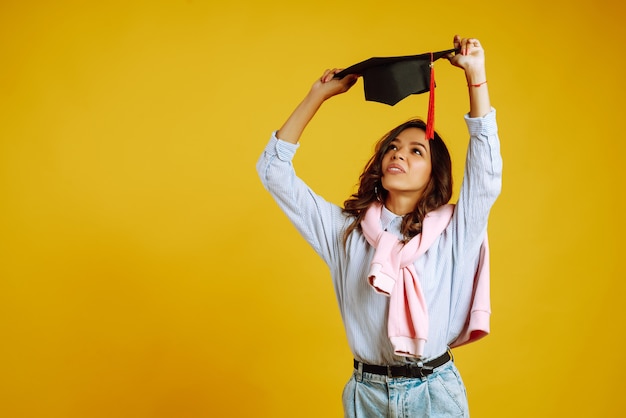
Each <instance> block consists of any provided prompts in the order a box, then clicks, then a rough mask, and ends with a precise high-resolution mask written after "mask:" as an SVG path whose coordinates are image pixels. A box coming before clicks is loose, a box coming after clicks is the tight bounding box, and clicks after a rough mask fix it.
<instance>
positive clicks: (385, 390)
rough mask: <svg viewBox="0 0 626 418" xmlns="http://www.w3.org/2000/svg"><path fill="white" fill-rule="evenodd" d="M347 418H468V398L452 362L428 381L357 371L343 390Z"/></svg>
mask: <svg viewBox="0 0 626 418" xmlns="http://www.w3.org/2000/svg"><path fill="white" fill-rule="evenodd" d="M343 409H344V416H345V417H346V418H374V417H376V418H378V417H388V418H408V417H411V418H414V417H430V418H444V417H445V418H449V417H469V410H468V405H467V394H466V392H465V386H464V385H463V381H462V380H461V375H460V374H459V371H458V370H457V368H456V366H455V365H454V363H453V362H452V361H450V362H448V363H446V364H444V365H443V366H441V367H438V368H437V369H435V372H434V373H433V374H431V375H429V376H428V377H425V378H407V377H396V378H390V377H387V376H380V375H376V374H370V373H362V372H360V371H358V370H355V371H354V373H353V375H352V377H351V378H350V380H349V381H348V383H347V384H346V386H345V387H344V390H343Z"/></svg>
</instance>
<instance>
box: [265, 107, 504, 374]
mask: <svg viewBox="0 0 626 418" xmlns="http://www.w3.org/2000/svg"><path fill="white" fill-rule="evenodd" d="M465 120H466V123H467V126H468V130H469V133H470V143H469V146H468V152H467V159H466V165H465V176H464V179H463V183H462V185H461V190H460V195H459V200H458V202H457V205H456V210H455V213H454V215H453V217H452V220H451V222H450V224H449V225H448V227H447V228H446V230H445V231H444V232H443V233H442V234H441V235H440V237H439V238H438V239H437V240H436V241H435V242H434V243H433V245H432V246H431V247H430V249H429V250H428V251H427V252H426V253H425V254H424V255H423V256H422V257H420V258H419V259H418V260H417V261H416V262H415V264H414V266H415V271H416V272H417V274H418V276H419V277H420V280H421V284H422V289H423V291H424V296H425V299H426V303H427V307H428V316H429V322H430V324H429V335H428V341H427V342H426V345H425V348H424V358H426V359H430V358H434V357H437V356H439V355H441V354H442V353H444V352H445V351H446V349H447V346H448V345H449V344H450V343H451V342H452V341H454V340H455V339H456V337H457V336H458V335H459V333H460V332H461V330H462V328H463V325H464V324H465V321H466V319H467V315H468V310H469V307H470V304H471V294H472V285H473V279H474V277H473V274H474V272H475V270H476V265H477V262H478V259H479V251H480V246H481V244H482V242H483V238H484V236H485V233H486V229H487V221H488V217H489V211H490V209H491V207H492V205H493V203H494V202H495V200H496V198H497V197H498V195H499V194H500V189H501V184H502V180H501V179H502V158H501V156H500V143H499V139H498V133H497V124H496V111H495V109H492V111H491V112H490V113H489V114H488V115H486V116H485V117H483V118H470V117H469V116H467V115H466V116H465ZM298 147H299V144H298V145H294V144H290V143H288V142H285V141H281V140H279V139H277V138H276V134H275V133H274V134H272V136H271V138H270V141H269V143H268V144H267V146H266V148H265V150H264V151H263V154H262V155H261V157H260V159H259V160H258V163H257V171H258V173H259V176H260V178H261V181H262V183H263V185H264V187H265V188H266V189H267V190H268V191H269V192H270V193H271V195H272V196H273V197H274V199H275V200H276V202H277V203H278V205H279V206H280V208H281V209H282V211H283V212H285V214H286V215H287V216H288V218H289V219H290V220H291V222H292V223H293V225H294V226H295V227H296V228H297V230H298V231H299V232H300V234H301V235H302V236H303V237H304V239H305V240H306V241H307V242H308V243H309V244H310V245H311V246H312V247H313V249H314V250H315V251H316V252H317V254H319V256H320V257H322V259H323V260H324V261H325V262H326V264H327V265H328V267H329V269H330V275H331V277H332V281H333V286H334V289H335V294H336V297H337V302H338V304H339V309H340V312H341V317H342V319H343V323H344V327H345V330H346V336H347V339H348V343H349V345H350V348H351V350H352V353H353V355H354V358H355V359H356V360H358V361H362V362H364V363H368V364H380V365H399V364H403V363H406V362H411V361H415V359H411V358H407V357H401V356H396V355H394V352H393V351H394V350H393V347H392V345H391V343H390V342H389V338H388V336H387V312H388V307H389V298H388V297H387V296H385V295H381V294H379V293H377V292H375V291H374V290H373V289H372V287H371V286H370V285H369V283H368V280H367V275H368V271H369V266H370V262H371V260H372V257H373V255H374V249H373V248H372V247H371V246H370V245H369V244H368V243H367V241H366V240H365V238H364V237H363V235H362V234H361V233H359V232H354V233H352V234H351V235H350V237H349V238H348V240H347V243H346V248H345V251H344V247H343V233H344V231H345V229H346V227H347V226H348V225H349V224H350V221H351V219H349V218H348V217H346V216H345V215H344V214H342V212H341V208H340V207H339V206H337V205H335V204H333V203H330V202H328V201H326V200H324V198H322V197H321V196H319V195H318V194H316V193H315V192H313V190H311V189H310V188H309V187H308V186H307V185H306V184H305V183H304V182H303V181H302V180H301V179H300V178H298V177H297V176H296V173H295V170H294V168H293V164H292V159H293V156H294V154H295V152H296V150H297V149H298ZM401 221H402V218H401V217H399V216H397V215H395V214H393V213H391V212H390V211H389V210H387V209H386V208H383V211H382V213H381V226H382V227H383V229H386V230H387V231H388V232H392V233H394V234H396V235H397V236H398V237H400V236H401V234H400V223H401ZM302 285H303V286H306V283H303V284H302Z"/></svg>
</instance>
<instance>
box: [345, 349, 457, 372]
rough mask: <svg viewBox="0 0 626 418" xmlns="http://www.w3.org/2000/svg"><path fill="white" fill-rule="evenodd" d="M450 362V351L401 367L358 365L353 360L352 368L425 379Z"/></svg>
mask: <svg viewBox="0 0 626 418" xmlns="http://www.w3.org/2000/svg"><path fill="white" fill-rule="evenodd" d="M450 360H452V353H450V350H448V351H446V352H445V353H444V354H442V355H441V356H439V357H437V358H435V359H433V360H430V361H427V362H425V363H422V362H421V361H418V362H416V363H411V364H405V365H403V366H375V365H373V364H365V363H360V362H358V361H356V360H354V368H355V369H357V370H358V369H359V364H362V365H363V368H362V369H361V370H362V371H363V372H365V373H372V374H379V375H383V376H389V377H426V376H428V375H429V374H432V372H433V371H434V370H435V369H436V368H437V367H439V366H443V365H444V364H446V363H447V362H449V361H450Z"/></svg>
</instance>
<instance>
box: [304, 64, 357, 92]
mask: <svg viewBox="0 0 626 418" xmlns="http://www.w3.org/2000/svg"><path fill="white" fill-rule="evenodd" d="M339 72H341V69H340V68H333V69H332V70H326V71H324V74H322V76H321V77H320V78H319V79H317V80H316V81H315V83H313V86H312V87H311V94H314V95H319V97H320V98H321V99H322V100H327V99H330V98H331V97H333V96H336V95H337V94H341V93H345V92H347V91H348V90H350V88H351V87H352V86H353V85H354V83H356V81H357V80H358V79H359V76H358V75H356V74H348V75H347V76H345V77H344V78H341V79H339V78H335V74H337V73H339Z"/></svg>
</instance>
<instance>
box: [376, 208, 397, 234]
mask: <svg viewBox="0 0 626 418" xmlns="http://www.w3.org/2000/svg"><path fill="white" fill-rule="evenodd" d="M380 225H381V227H382V228H383V230H384V231H387V232H390V233H392V234H394V235H396V236H398V237H402V234H401V233H400V226H401V225H402V216H399V215H396V214H395V213H393V212H392V211H390V210H389V209H387V208H386V207H385V206H384V205H383V209H382V210H381V211H380Z"/></svg>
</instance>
